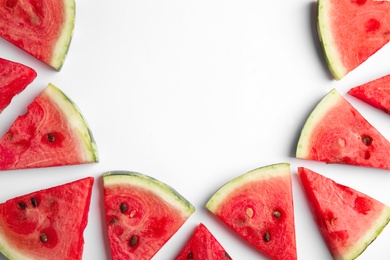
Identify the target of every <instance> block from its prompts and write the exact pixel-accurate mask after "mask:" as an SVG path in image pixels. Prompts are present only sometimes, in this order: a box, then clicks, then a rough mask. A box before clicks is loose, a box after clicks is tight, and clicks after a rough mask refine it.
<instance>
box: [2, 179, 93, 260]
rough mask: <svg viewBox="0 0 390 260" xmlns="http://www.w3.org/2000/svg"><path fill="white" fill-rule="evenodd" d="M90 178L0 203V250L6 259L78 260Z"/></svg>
mask: <svg viewBox="0 0 390 260" xmlns="http://www.w3.org/2000/svg"><path fill="white" fill-rule="evenodd" d="M92 185H93V178H92V177H87V178H84V179H80V180H77V181H74V182H71V183H67V184H63V185H60V186H56V187H52V188H48V189H44V190H40V191H36V192H33V193H30V194H27V195H23V196H20V197H16V198H13V199H10V200H8V201H6V202H5V203H2V204H0V251H1V253H3V254H4V255H5V256H6V257H7V258H9V259H15V260H16V259H18V260H19V259H53V260H61V259H64V260H65V259H75V260H76V259H82V255H83V247H84V238H83V232H84V229H85V227H86V226H87V222H88V212H89V205H90V199H91V192H92Z"/></svg>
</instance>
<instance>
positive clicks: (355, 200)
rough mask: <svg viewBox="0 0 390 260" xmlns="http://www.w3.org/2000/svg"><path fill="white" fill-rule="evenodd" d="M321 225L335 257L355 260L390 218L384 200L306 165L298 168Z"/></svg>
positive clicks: (320, 227) (388, 209)
mask: <svg viewBox="0 0 390 260" xmlns="http://www.w3.org/2000/svg"><path fill="white" fill-rule="evenodd" d="M298 173H299V177H300V179H301V182H302V186H303V188H304V190H305V192H306V195H307V199H308V201H309V203H310V206H311V208H312V211H313V213H314V216H315V220H316V222H317V225H318V228H319V230H320V232H321V234H322V236H323V238H324V240H325V242H326V244H327V246H328V248H329V251H330V252H331V254H332V255H333V257H334V259H355V258H356V257H357V256H359V255H360V254H361V253H362V252H363V251H364V250H365V249H366V248H367V246H368V245H370V244H371V243H372V242H373V241H374V239H375V238H376V237H377V236H378V235H379V234H380V233H381V231H382V230H383V228H385V226H386V225H387V223H388V222H389V220H390V208H389V207H388V206H386V205H384V204H383V203H381V202H379V201H377V200H375V199H373V198H371V197H369V196H368V195H366V194H363V193H361V192H359V191H356V190H354V189H352V188H350V187H347V186H344V185H341V184H338V183H336V182H334V181H333V180H331V179H329V178H326V177H325V176H322V175H320V174H318V173H316V172H314V171H311V170H309V169H307V168H303V167H299V168H298Z"/></svg>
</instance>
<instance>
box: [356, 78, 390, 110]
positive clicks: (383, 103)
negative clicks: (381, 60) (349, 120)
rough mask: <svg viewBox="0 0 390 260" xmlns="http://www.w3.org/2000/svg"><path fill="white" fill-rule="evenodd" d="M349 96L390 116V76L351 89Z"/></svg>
mask: <svg viewBox="0 0 390 260" xmlns="http://www.w3.org/2000/svg"><path fill="white" fill-rule="evenodd" d="M348 94H350V95H352V96H354V97H356V98H358V99H360V100H362V101H364V102H366V103H367V104H369V105H371V106H373V107H375V108H378V109H381V110H383V111H385V112H386V113H388V114H390V74H389V75H386V76H383V77H381V78H378V79H375V80H372V81H370V82H367V83H365V84H363V85H360V86H357V87H354V88H351V89H350V90H349V91H348Z"/></svg>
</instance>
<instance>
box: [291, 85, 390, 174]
mask: <svg viewBox="0 0 390 260" xmlns="http://www.w3.org/2000/svg"><path fill="white" fill-rule="evenodd" d="M296 157H297V158H301V159H309V160H317V161H323V162H327V163H341V164H350V165H358V166H369V167H377V168H384V169H390V143H389V141H388V140H387V139H386V138H385V137H384V136H383V135H382V134H381V133H380V132H379V131H378V130H377V129H376V128H374V127H373V126H372V125H371V124H370V123H369V122H368V121H367V120H366V119H365V118H364V117H363V116H362V115H361V114H360V113H359V112H358V111H357V110H356V109H355V108H354V107H353V106H352V105H351V104H350V103H349V102H348V101H347V100H346V99H345V98H344V97H343V96H342V95H340V94H339V93H338V92H337V91H336V90H335V89H333V90H332V91H330V92H329V93H328V94H327V95H326V96H325V97H324V98H323V99H322V100H321V102H320V103H319V104H318V105H317V106H316V108H315V109H314V110H313V112H312V113H311V115H310V116H309V118H308V119H307V121H306V123H305V125H304V127H303V129H302V132H301V136H300V138H299V141H298V146H297V152H296Z"/></svg>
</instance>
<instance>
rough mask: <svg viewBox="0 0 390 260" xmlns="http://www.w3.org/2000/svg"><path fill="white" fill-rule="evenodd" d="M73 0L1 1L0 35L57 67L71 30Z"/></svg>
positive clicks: (63, 55)
mask: <svg viewBox="0 0 390 260" xmlns="http://www.w3.org/2000/svg"><path fill="white" fill-rule="evenodd" d="M74 20H75V1H74V0H45V1H18V0H1V1H0V36H1V37H3V38H4V39H6V40H7V41H9V42H11V43H12V44H14V45H16V46H17V47H19V48H21V49H23V50H25V51H26V52H28V53H30V54H31V55H33V56H34V57H36V58H38V59H39V60H41V61H43V62H45V63H47V64H49V65H50V66H52V67H53V68H54V69H56V70H59V69H60V68H61V66H62V64H63V62H64V59H65V56H66V53H67V50H68V48H69V45H70V41H71V38H72V34H73V28H74Z"/></svg>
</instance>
